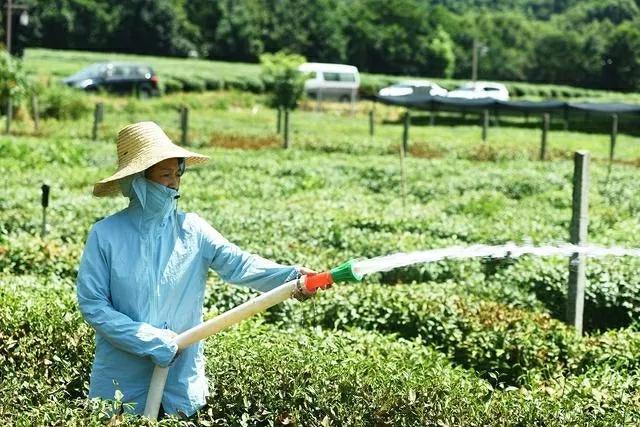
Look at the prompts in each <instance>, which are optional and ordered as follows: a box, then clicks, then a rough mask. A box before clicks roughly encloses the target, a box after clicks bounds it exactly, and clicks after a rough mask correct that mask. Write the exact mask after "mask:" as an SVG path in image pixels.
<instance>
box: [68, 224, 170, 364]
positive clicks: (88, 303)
mask: <svg viewBox="0 0 640 427" xmlns="http://www.w3.org/2000/svg"><path fill="white" fill-rule="evenodd" d="M99 240H100V239H99V237H98V235H97V233H96V232H95V228H94V229H92V230H91V232H90V233H89V237H88V239H87V244H86V246H85V249H84V253H83V254H82V259H81V261H80V268H79V271H78V278H77V283H76V284H77V287H76V293H77V296H78V305H79V307H80V311H81V312H82V316H83V317H84V319H85V320H86V321H87V323H89V325H91V326H92V327H93V328H94V329H95V330H96V332H97V333H98V334H100V335H102V336H103V337H105V338H106V339H107V341H109V342H110V343H111V344H112V345H113V346H114V347H116V348H118V349H120V350H123V351H126V352H128V353H132V354H135V355H136V356H139V357H147V356H148V357H150V358H151V360H152V361H153V363H155V364H156V365H159V366H162V367H166V366H168V365H169V364H170V363H171V361H172V360H173V358H174V357H175V355H176V353H177V351H178V346H177V345H176V344H173V343H172V338H171V336H170V334H171V332H170V331H168V330H166V329H159V328H156V327H154V326H152V325H150V324H148V323H144V322H136V321H134V320H132V319H131V318H130V317H129V316H126V315H125V314H123V313H121V312H119V311H117V310H116V309H114V307H113V305H112V303H111V292H110V287H109V274H110V273H109V271H110V268H109V262H108V260H107V257H105V255H104V251H103V250H102V248H101V247H100V241H99Z"/></svg>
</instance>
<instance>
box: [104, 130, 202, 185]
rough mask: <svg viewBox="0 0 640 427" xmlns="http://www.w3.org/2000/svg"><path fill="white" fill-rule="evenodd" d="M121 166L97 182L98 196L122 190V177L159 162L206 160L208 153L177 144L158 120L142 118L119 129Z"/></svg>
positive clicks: (193, 162) (194, 162) (192, 164)
mask: <svg viewBox="0 0 640 427" xmlns="http://www.w3.org/2000/svg"><path fill="white" fill-rule="evenodd" d="M116 145H117V150H118V170H117V171H116V173H114V174H113V175H111V176H110V177H108V178H105V179H103V180H101V181H98V182H97V183H96V184H95V185H94V186H93V195H94V196H97V197H104V196H116V195H118V194H121V190H120V183H119V181H120V180H121V179H122V178H126V177H128V176H130V175H133V174H136V173H138V172H142V171H144V170H146V169H148V168H150V167H151V166H153V165H155V164H156V163H158V162H161V161H163V160H166V159H171V158H174V157H178V158H180V157H183V158H184V159H185V164H186V166H187V167H189V166H196V165H200V164H203V163H206V162H207V161H208V160H209V157H208V156H204V155H202V154H198V153H194V152H192V151H189V150H185V149H184V148H182V147H179V146H177V145H176V144H174V143H173V142H171V140H170V139H169V137H168V136H167V134H165V133H164V131H163V130H162V129H161V128H160V126H158V125H157V124H155V123H154V122H140V123H134V124H132V125H129V126H126V127H124V128H122V129H121V130H120V132H118V140H117V141H116Z"/></svg>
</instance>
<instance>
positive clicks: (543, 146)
mask: <svg viewBox="0 0 640 427" xmlns="http://www.w3.org/2000/svg"><path fill="white" fill-rule="evenodd" d="M548 134H549V113H544V114H543V115H542V141H541V142H540V161H541V162H544V160H545V156H546V154H547V135H548Z"/></svg>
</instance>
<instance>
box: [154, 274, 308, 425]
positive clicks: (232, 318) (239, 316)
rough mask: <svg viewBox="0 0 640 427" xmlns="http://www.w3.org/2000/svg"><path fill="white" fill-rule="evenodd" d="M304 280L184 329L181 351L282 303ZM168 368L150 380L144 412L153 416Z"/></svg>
mask: <svg viewBox="0 0 640 427" xmlns="http://www.w3.org/2000/svg"><path fill="white" fill-rule="evenodd" d="M302 285H303V283H302V282H301V281H299V280H297V279H296V280H291V281H289V282H287V283H285V284H283V285H280V286H278V287H277V288H275V289H272V290H270V291H269V292H265V293H263V294H262V295H260V296H258V297H256V298H253V299H251V300H249V301H247V302H245V303H244V304H241V305H239V306H237V307H234V308H232V309H231V310H229V311H225V312H224V313H222V314H220V315H218V316H216V317H214V318H213V319H210V320H207V321H206V322H203V323H201V324H199V325H198V326H194V327H193V328H191V329H189V330H187V331H185V332H183V333H181V334H180V335H178V336H177V337H175V338H174V340H173V341H174V342H175V343H176V344H178V351H180V350H182V349H184V348H186V347H189V346H190V345H192V344H195V343H197V342H198V341H201V340H203V339H205V338H207V337H210V336H211V335H213V334H216V333H218V332H220V331H222V330H224V329H226V328H228V327H230V326H233V325H235V324H236V323H239V322H241V321H243V320H244V319H247V318H249V317H251V316H253V315H254V314H257V313H260V312H262V311H265V310H266V309H268V308H270V307H273V306H274V305H276V304H279V303H281V302H282V301H285V300H287V299H289V298H291V297H292V296H293V294H294V293H295V292H296V290H297V289H298V287H299V286H300V287H302ZM168 374H169V368H168V367H166V368H161V367H160V366H156V367H155V368H154V370H153V375H152V377H151V383H150V384H149V392H148V394H147V402H146V404H145V407H144V416H145V417H147V418H150V419H152V420H156V419H157V418H158V411H159V410H160V403H161V402H162V394H163V393H164V385H165V383H166V381H167V375H168Z"/></svg>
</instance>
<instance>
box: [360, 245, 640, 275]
mask: <svg viewBox="0 0 640 427" xmlns="http://www.w3.org/2000/svg"><path fill="white" fill-rule="evenodd" d="M573 254H580V255H586V256H589V257H603V256H634V257H640V249H628V248H622V247H610V248H607V247H603V246H597V245H573V244H569V243H563V244H558V245H549V246H532V245H522V246H519V245H517V244H515V243H507V244H505V245H499V246H490V245H472V246H452V247H450V248H444V249H432V250H427V251H419V252H410V253H403V252H400V253H396V254H392V255H386V256H380V257H376V258H370V259H365V260H359V261H355V262H354V263H353V270H354V272H355V273H356V274H358V275H360V276H366V275H367V274H372V273H376V272H381V271H389V270H393V269H394V268H400V267H407V266H409V265H413V264H424V263H429V262H436V261H441V260H444V259H468V258H518V257H520V256H522V255H535V256H565V257H569V256H571V255H573Z"/></svg>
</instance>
